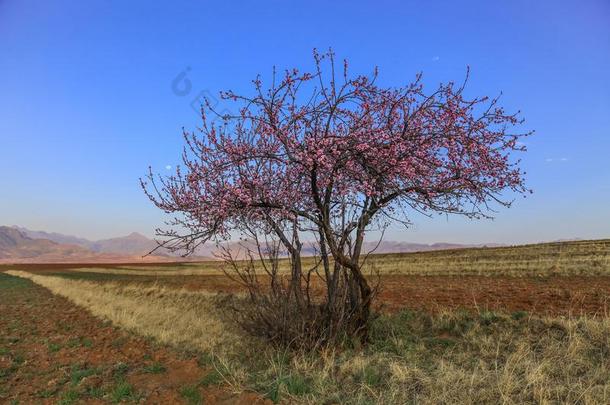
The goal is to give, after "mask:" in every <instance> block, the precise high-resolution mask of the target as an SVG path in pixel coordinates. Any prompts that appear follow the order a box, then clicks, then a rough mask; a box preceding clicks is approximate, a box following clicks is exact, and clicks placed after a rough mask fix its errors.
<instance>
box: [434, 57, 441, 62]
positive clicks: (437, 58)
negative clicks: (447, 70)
mask: <svg viewBox="0 0 610 405" xmlns="http://www.w3.org/2000/svg"><path fill="white" fill-rule="evenodd" d="M439 60H441V57H440V56H434V57H433V58H432V61H433V62H438V61H439Z"/></svg>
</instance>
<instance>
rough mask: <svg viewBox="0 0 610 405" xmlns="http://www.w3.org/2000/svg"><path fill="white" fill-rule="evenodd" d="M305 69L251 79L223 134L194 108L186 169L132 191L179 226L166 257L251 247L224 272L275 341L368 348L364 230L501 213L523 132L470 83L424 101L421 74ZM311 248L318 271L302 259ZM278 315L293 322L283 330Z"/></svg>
mask: <svg viewBox="0 0 610 405" xmlns="http://www.w3.org/2000/svg"><path fill="white" fill-rule="evenodd" d="M314 59H315V69H314V70H313V71H312V72H311V73H300V72H299V71H298V70H296V69H295V70H291V71H286V72H285V73H284V74H282V75H278V74H276V73H275V71H274V75H273V80H272V82H271V83H270V85H269V86H267V87H264V86H263V83H262V81H261V79H260V78H257V79H256V80H254V82H253V83H254V92H253V94H252V95H249V96H245V95H240V94H236V93H234V92H231V91H228V92H223V93H222V94H221V96H222V97H223V98H224V99H225V100H228V101H232V102H234V103H235V105H236V106H237V107H236V109H235V111H238V113H236V114H233V115H224V116H222V117H220V118H222V120H221V121H222V123H221V124H214V123H211V119H210V118H212V117H214V115H215V114H216V115H217V113H216V112H215V111H214V110H213V109H212V108H211V106H210V105H207V106H204V108H203V109H202V118H203V125H202V127H201V128H200V129H199V131H197V132H185V134H184V137H185V140H186V148H185V152H184V155H183V160H184V167H182V168H178V169H177V171H176V173H175V174H174V175H172V176H169V177H159V176H154V175H153V173H152V172H150V173H149V175H148V177H147V178H146V179H144V180H143V181H142V186H143V188H144V190H145V192H146V193H147V195H148V196H149V198H150V199H151V200H152V201H153V202H154V203H155V204H156V205H157V206H158V207H159V208H161V209H162V210H164V211H165V212H167V213H172V214H176V215H175V219H174V220H173V221H172V223H171V224H172V225H174V226H173V227H172V228H171V229H169V230H164V231H159V234H160V235H161V236H164V237H165V242H164V246H166V247H169V248H170V249H185V250H186V251H187V252H192V251H193V250H194V249H195V248H196V247H197V246H198V245H199V244H201V243H204V242H208V241H214V242H218V241H222V240H227V239H229V238H230V237H231V236H235V235H237V234H243V235H246V237H247V239H248V240H252V241H256V242H257V243H256V244H255V246H256V247H257V248H256V249H252V251H251V252H255V253H256V254H257V255H260V256H261V258H262V259H263V260H260V263H259V264H257V263H255V262H257V261H256V260H253V256H252V255H248V257H249V258H250V260H245V261H243V262H242V264H243V266H245V267H242V268H241V270H240V265H239V261H235V260H233V261H231V263H232V264H233V266H232V268H234V269H235V270H236V271H237V272H238V274H240V280H241V281H243V282H244V283H245V284H247V285H248V287H249V291H250V298H251V300H252V303H254V304H255V305H252V306H251V308H257V309H256V316H254V315H253V314H252V313H250V314H249V315H248V318H249V319H255V321H256V322H257V323H258V324H259V325H261V327H260V331H262V332H261V333H263V334H265V335H266V336H268V337H269V338H270V339H272V340H279V341H287V340H290V339H292V340H294V339H295V336H296V337H299V336H301V337H302V335H304V334H309V335H308V337H309V338H310V339H311V340H312V341H315V342H317V343H316V344H319V343H328V342H334V341H336V339H337V336H339V335H341V334H348V335H356V336H358V337H360V338H361V339H363V340H366V336H367V333H368V329H367V326H368V323H369V318H370V315H371V302H372V298H373V295H374V290H375V289H374V288H373V286H372V285H371V282H370V280H369V277H367V275H366V271H365V268H366V265H365V259H366V256H367V252H363V246H364V241H365V235H366V234H367V232H368V231H370V230H371V229H373V228H376V229H379V228H384V227H386V226H387V225H389V224H391V223H392V222H396V221H398V222H400V223H404V224H408V223H409V216H410V215H411V214H412V213H414V212H420V213H424V214H431V213H435V212H438V213H448V214H459V215H464V216H467V217H471V218H481V217H489V216H490V212H492V211H491V205H490V203H492V205H495V206H498V205H499V206H509V205H510V201H506V200H504V199H502V198H501V194H502V193H503V192H504V191H506V190H508V191H511V192H512V193H513V194H514V193H524V192H526V191H527V190H526V188H525V187H524V184H523V172H522V171H521V170H520V168H519V166H518V163H519V162H518V161H517V160H514V159H513V158H512V156H511V155H512V152H513V151H519V150H523V149H524V148H523V147H522V146H521V145H522V144H521V143H520V142H518V140H519V139H520V137H522V136H526V135H528V133H515V132H513V131H512V129H513V128H515V127H516V126H517V125H518V124H520V123H521V119H520V118H518V116H517V114H509V113H506V112H505V111H504V109H503V108H501V107H500V106H499V105H498V99H488V98H487V97H480V98H471V99H469V98H466V97H465V95H464V85H465V83H466V81H465V82H464V84H463V85H459V86H458V85H455V84H454V83H447V84H442V85H440V86H439V87H438V88H436V89H434V90H433V91H431V92H426V91H424V88H423V85H422V83H421V80H420V76H417V77H416V79H415V80H414V82H413V83H411V84H409V85H407V86H405V87H397V88H387V87H381V86H379V85H378V84H377V83H376V78H377V72H376V71H375V74H374V75H373V76H372V77H365V76H356V77H350V76H349V74H348V65H347V62H344V63H343V65H342V66H340V67H338V66H336V64H335V58H334V55H333V54H332V52H329V53H327V54H318V53H317V52H314ZM337 72H339V73H337ZM214 118H216V117H214ZM263 240H264V241H265V242H264V243H263V242H262V241H263ZM270 240H272V241H273V243H270V242H269V241H270ZM312 243H313V244H314V245H315V248H316V249H315V250H316V255H315V259H314V260H311V259H309V260H306V261H304V260H303V258H302V251H303V246H304V244H312ZM261 245H264V246H263V248H261ZM282 256H283V257H286V258H287V259H286V261H287V263H289V266H288V267H289V271H288V272H285V271H284V270H283V269H282V268H281V267H282V266H281V265H279V264H278V259H279V258H280V257H282ZM305 263H307V264H308V267H307V268H305ZM257 271H258V272H266V273H267V274H268V275H269V277H267V278H265V280H267V281H268V283H269V284H268V286H267V288H258V285H259V284H260V282H261V281H260V280H261V279H260V278H257V277H256V273H257ZM312 278H313V279H317V280H318V281H316V282H312ZM312 285H313V286H315V288H313V290H315V291H316V292H317V293H312ZM320 291H321V292H323V293H322V294H320V293H319V292H320ZM287 314H292V318H290V317H288V318H290V319H292V321H290V322H286V321H284V322H282V321H280V319H284V320H285V319H287V316H286V315H287ZM295 317H296V318H295ZM294 319H298V320H299V321H298V322H295V321H294ZM282 323H284V324H282ZM286 323H290V325H287V324H286ZM295 325H298V326H295ZM295 328H296V329H298V330H296V329H295Z"/></svg>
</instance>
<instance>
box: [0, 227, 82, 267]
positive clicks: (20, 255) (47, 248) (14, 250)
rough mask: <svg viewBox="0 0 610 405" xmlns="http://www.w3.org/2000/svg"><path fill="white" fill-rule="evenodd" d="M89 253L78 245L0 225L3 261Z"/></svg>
mask: <svg viewBox="0 0 610 405" xmlns="http://www.w3.org/2000/svg"><path fill="white" fill-rule="evenodd" d="M90 254H91V252H90V251H88V250H87V249H85V248H82V247H80V246H76V245H69V244H60V243H57V242H53V241H51V240H48V239H33V238H30V237H28V236H27V235H24V234H23V233H22V232H21V231H20V230H18V229H15V228H9V227H7V226H0V259H2V260H3V261H9V260H22V259H33V258H39V257H44V258H46V259H53V258H66V259H71V258H77V257H83V256H89V255H90Z"/></svg>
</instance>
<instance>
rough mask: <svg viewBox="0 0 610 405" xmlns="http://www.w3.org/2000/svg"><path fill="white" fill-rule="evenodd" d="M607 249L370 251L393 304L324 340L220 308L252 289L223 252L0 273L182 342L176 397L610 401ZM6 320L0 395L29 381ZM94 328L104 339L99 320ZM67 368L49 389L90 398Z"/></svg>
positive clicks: (139, 382) (162, 371)
mask: <svg viewBox="0 0 610 405" xmlns="http://www.w3.org/2000/svg"><path fill="white" fill-rule="evenodd" d="M609 255H610V240H603V241H584V242H564V243H555V244H540V245H531V246H523V247H507V248H482V249H468V250H452V251H439V252H426V253H415V254H402V255H379V256H376V257H372V261H371V262H372V263H373V265H374V266H376V267H377V268H378V269H379V270H380V272H381V273H382V282H383V285H384V288H383V289H382V292H381V294H380V297H379V300H380V301H381V302H384V303H385V304H386V307H385V308H386V309H385V310H383V311H382V313H381V314H380V316H379V317H378V318H377V319H376V320H375V321H374V324H373V332H372V339H371V343H370V345H368V346H366V347H359V346H358V345H354V346H352V347H349V346H348V347H346V348H344V349H342V350H334V351H330V350H329V351H325V352H323V353H317V354H303V353H292V352H288V351H285V350H280V349H276V348H272V347H267V346H266V345H265V344H264V343H263V342H260V341H258V340H257V339H255V338H252V337H250V336H245V335H244V334H243V332H241V331H240V330H238V329H236V328H235V326H234V325H233V323H232V322H231V320H230V319H229V318H228V317H227V315H226V313H225V311H224V309H223V308H224V302H225V299H226V298H225V294H224V293H227V292H229V293H230V292H238V291H239V289H238V288H237V287H236V286H234V285H232V284H231V282H230V280H228V279H227V278H226V277H223V276H222V275H212V273H211V272H212V271H213V269H214V266H216V267H215V268H216V269H217V268H218V267H217V266H218V265H219V263H218V262H208V263H204V264H180V265H174V266H165V265H158V266H130V265H124V266H106V267H100V266H96V267H86V266H80V268H79V267H78V266H69V267H67V268H61V267H60V266H54V267H45V266H16V267H14V268H13V269H11V270H9V271H8V274H10V276H9V275H5V276H2V275H1V274H0V276H2V277H1V278H0V296H1V297H0V298H2V299H5V300H6V299H9V300H11V299H13V298H14V297H16V296H17V295H16V293H14V291H17V290H18V289H19V288H23V286H24V285H32V282H33V283H35V284H36V285H38V286H39V287H38V288H40V287H44V288H45V289H46V290H48V291H51V292H52V293H53V294H54V296H59V297H64V298H66V299H67V300H69V302H71V303H72V305H74V306H75V307H78V308H85V309H86V310H87V311H89V312H90V313H91V314H92V315H93V316H95V317H96V318H98V319H102V320H105V321H109V322H110V323H111V324H112V325H114V326H116V327H118V328H119V330H125V331H128V332H129V333H130V336H134V338H137V337H145V338H146V339H147V341H150V342H156V343H155V345H157V346H153V348H151V349H147V350H150V351H151V352H152V353H155V351H164V353H166V354H165V356H166V357H167V356H170V354H167V353H174V351H176V353H180V355H179V357H180V360H179V361H196V363H197V364H198V365H199V366H198V367H199V368H197V367H196V368H193V369H192V370H191V373H194V374H196V376H195V377H192V378H188V376H183V377H181V378H180V379H177V382H176V384H174V385H173V386H172V387H171V388H168V389H166V391H167V392H166V395H169V396H168V398H170V397H171V398H173V400H174V401H176V402H180V401H182V402H184V403H204V402H205V403H214V402H220V400H218V398H220V397H219V396H218V395H220V394H218V392H223V394H222V395H224V396H225V397H223V398H225V399H223V400H226V401H229V402H225V403H239V400H240V398H242V399H243V398H244V397H243V396H244V395H246V397H245V398H247V400H248V402H245V403H250V402H254V401H259V402H264V401H269V402H280V403H312V404H314V403H315V404H317V403H328V404H331V403H349V404H369V403H370V404H378V403H379V404H396V403H423V404H427V403H430V404H436V403H447V404H454V403H467V404H480V403H490V404H491V403H493V404H496V403H515V404H517V403H519V404H521V403H583V404H599V403H610V312H608V308H609V306H608V303H609V300H610V270H609V268H608V257H609ZM19 269H21V270H19ZM442 269H445V270H442ZM7 270H8V269H7ZM176 270H178V273H176ZM216 271H217V270H216ZM31 291H32V292H31V293H29V294H34V291H40V290H31ZM218 291H220V292H221V293H218ZM9 292H10V293H9ZM36 294H38V295H40V294H41V293H40V292H38V293H36ZM36 294H34V295H31V296H29V298H28V299H29V300H30V301H23V300H22V301H23V302H24V304H23V306H24V307H25V308H26V309H24V308H23V307H19V308H20V311H22V312H21V315H19V314H16V315H15V319H18V318H19V316H21V317H23V313H25V312H24V311H26V312H27V311H33V309H27V308H33V307H32V302H33V301H35V300H36V299H37V298H36V297H37V296H38V295H36ZM18 295H19V296H23V294H22V293H19V294H18ZM26 296H28V295H27V294H26ZM49 299H50V298H49ZM1 302H2V301H0V303H1ZM16 308H17V306H12V307H7V311H8V312H10V311H14V310H16ZM62 308H63V307H62ZM4 309H5V308H3V310H4ZM42 310H43V309H41V311H42ZM49 311H54V309H53V308H50V309H49ZM63 312H65V310H64V311H60V314H61V313H63ZM18 315H19V316H18ZM38 316H40V315H38ZM49 316H50V317H52V316H60V315H57V314H54V313H50V314H49ZM62 316H63V315H62ZM40 322H43V320H42V319H41V320H40ZM13 326H14V327H17V326H16V325H13ZM5 333H7V334H8V335H7V336H3V340H2V341H0V345H2V346H1V347H0V350H3V351H4V352H8V353H10V358H11V361H10V362H6V361H5V362H4V363H2V362H0V366H2V367H5V364H8V363H10V365H6V367H5V368H4V369H3V370H9V371H2V373H3V374H2V375H1V377H0V378H3V379H4V381H6V382H9V384H8V385H7V386H8V387H9V388H8V389H4V392H2V391H0V400H5V399H6V400H9V399H10V400H12V399H16V398H18V397H19V395H17V394H16V393H18V390H17V388H15V385H11V384H12V383H11V381H13V380H11V378H14V375H15V374H18V373H19V370H20V367H26V366H22V364H26V363H27V362H23V361H22V362H21V363H19V364H17V363H18V362H15V357H14V356H13V354H12V353H13V350H12V349H11V345H12V344H11V343H10V340H9V339H10V338H11V336H10V335H11V333H12V332H5ZM87 333H88V334H91V335H92V337H90V339H93V341H94V343H93V346H94V347H96V346H97V345H98V343H97V341H96V340H95V335H97V333H96V329H95V328H94V327H92V328H90V329H89V330H88V331H86V333H84V334H85V335H86V334H87ZM83 338H87V336H80V339H81V340H82V339H83ZM41 339H47V340H48V341H49V342H50V343H53V339H50V338H49V337H48V336H47V337H41ZM49 339H50V340H49ZM50 343H47V345H48V344H50ZM100 346H103V345H102V344H100ZM48 347H50V346H48ZM48 347H47V350H50V349H48ZM61 350H63V349H61ZM61 350H60V351H59V352H61ZM5 357H6V355H5ZM110 357H112V356H110ZM189 359H190V360H189ZM17 360H19V356H17ZM176 361H178V360H176ZM171 364H172V362H171V361H168V360H165V361H164V362H154V361H148V362H146V364H136V365H135V366H134V367H132V368H133V370H140V371H141V372H140V374H138V371H131V372H130V373H128V375H127V377H126V378H124V379H123V380H121V381H124V382H125V383H126V384H130V386H131V391H130V392H131V394H130V395H127V396H125V397H124V398H121V399H120V400H121V401H127V402H130V401H131V402H137V401H146V400H149V401H152V398H153V397H152V396H151V395H153V394H151V391H150V390H149V391H147V388H146V387H147V386H146V385H145V384H144V382H146V381H149V382H150V381H152V382H154V383H155V384H161V382H160V381H161V380H156V379H155V378H156V377H152V375H160V376H164V375H165V376H166V377H168V378H169V376H170V375H174V374H175V373H176V371H174V370H173V369H172V367H171ZM81 366H82V364H81ZM81 366H79V367H81ZM107 367H110V366H107ZM110 368H112V367H110ZM102 369H103V367H102ZM144 369H148V370H156V374H154V373H145V372H144V371H143V370H144ZM78 370H80V369H78ZM77 374H78V373H77ZM102 374H103V373H102ZM103 375H104V376H105V377H104V378H105V379H106V380H107V381H106V380H104V382H103V383H102V384H101V385H100V387H101V388H100V392H99V393H98V394H99V395H98V397H96V400H100V401H102V402H113V401H114V399H113V392H115V390H116V389H117V387H116V385H117V381H119V380H116V379H113V378H114V377H112V376H111V373H110V374H108V373H106V374H103ZM160 378H162V377H160ZM147 379H148V380H147ZM39 380H40V379H35V380H34V381H38V382H39V383H40V384H42V385H45V384H47V382H45V381H42V380H40V381H39ZM0 381H3V380H0ZM70 384H71V383H70V382H69V379H68V380H66V381H65V382H64V383H63V385H62V386H61V387H60V388H58V389H57V390H56V391H55V393H53V394H52V395H51V394H49V397H48V398H50V399H52V400H49V402H50V403H54V402H55V401H54V400H62V401H64V402H62V403H76V402H78V401H83V400H86V399H87V398H93V397H91V395H90V394H89V392H88V391H86V390H85V388H79V386H78V384H77V385H76V386H72V385H70ZM143 384H144V385H143ZM17 386H18V385H17ZM43 388H44V387H42V386H41V387H40V389H39V390H38V391H37V392H38V394H36V395H39V396H38V397H35V398H38V399H39V400H40V392H43V391H44V389H43ZM119 388H120V387H119ZM72 391H74V392H73V393H71V394H67V393H70V392H72ZM94 393H95V392H94ZM16 395H17V396H16ZM22 395H25V394H22ZM28 395H29V394H28ZM31 395H34V394H31ZM69 395H72V396H73V397H74V399H70V398H72V397H70V396H69ZM24 398H29V399H32V398H33V397H28V396H24ZM41 401H42V402H44V401H43V400H41ZM70 401H72V402H70ZM206 401H207V402H206ZM231 401H233V402H231ZM24 402H27V401H24ZM30 402H35V401H30Z"/></svg>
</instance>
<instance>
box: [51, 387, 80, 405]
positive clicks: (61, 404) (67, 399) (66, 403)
mask: <svg viewBox="0 0 610 405" xmlns="http://www.w3.org/2000/svg"><path fill="white" fill-rule="evenodd" d="M79 398H80V394H79V393H78V391H75V390H69V391H66V392H64V393H63V395H62V396H61V398H60V399H59V401H58V402H57V404H58V405H70V404H73V403H75V402H76V401H78V400H79Z"/></svg>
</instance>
